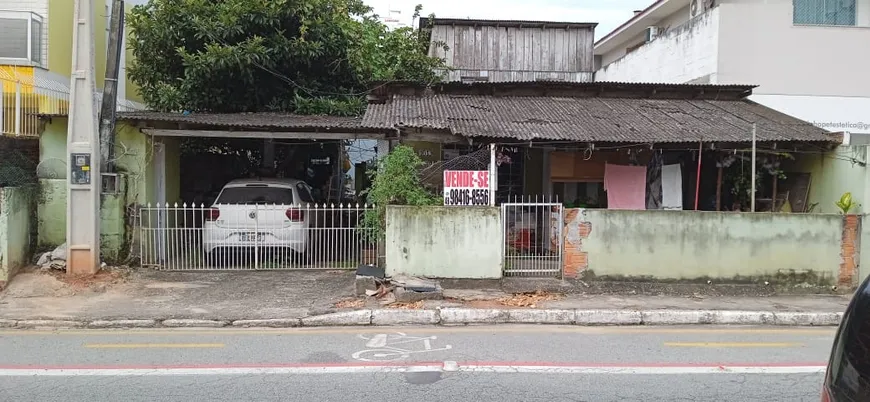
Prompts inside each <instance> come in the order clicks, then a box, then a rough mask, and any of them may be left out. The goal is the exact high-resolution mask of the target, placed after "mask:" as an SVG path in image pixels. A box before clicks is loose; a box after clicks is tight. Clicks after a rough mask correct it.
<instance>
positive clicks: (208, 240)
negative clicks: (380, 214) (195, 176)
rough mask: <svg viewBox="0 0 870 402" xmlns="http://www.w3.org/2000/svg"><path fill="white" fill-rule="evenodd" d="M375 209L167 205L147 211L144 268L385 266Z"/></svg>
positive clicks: (141, 221) (142, 232)
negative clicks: (372, 224)
mask: <svg viewBox="0 0 870 402" xmlns="http://www.w3.org/2000/svg"><path fill="white" fill-rule="evenodd" d="M373 209H374V206H370V205H347V204H345V205H324V204H320V205H314V204H312V205H270V204H259V205H251V204H245V205H216V206H213V207H206V206H204V205H203V206H189V205H178V204H175V205H172V206H170V205H168V204H167V205H159V206H155V207H152V206H150V205H149V206H148V207H145V208H142V209H141V210H140V215H139V227H140V238H139V243H140V256H141V257H140V258H141V263H142V266H150V267H155V268H157V269H161V270H173V271H185V270H275V269H355V268H356V267H358V266H359V265H361V264H377V258H378V255H377V250H378V247H377V245H378V241H377V239H378V237H377V235H376V232H377V229H376V228H366V227H363V225H362V224H361V223H362V218H363V215H364V214H365V213H366V212H367V211H372V210H373Z"/></svg>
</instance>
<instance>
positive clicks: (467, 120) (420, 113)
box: [363, 94, 834, 143]
mask: <svg viewBox="0 0 870 402" xmlns="http://www.w3.org/2000/svg"><path fill="white" fill-rule="evenodd" d="M753 122H755V123H757V136H758V137H757V139H758V141H834V139H833V138H832V136H830V134H829V133H828V132H827V131H826V130H823V129H821V128H818V127H815V126H813V125H811V124H809V123H807V122H804V121H802V120H799V119H796V118H794V117H791V116H788V115H785V114H783V113H780V112H777V111H775V110H773V109H770V108H768V107H765V106H762V105H759V104H757V103H754V102H751V101H748V100H698V99H643V98H605V97H581V98H567V97H540V96H527V97H520V96H513V97H510V96H485V95H450V94H438V95H430V96H413V95H394V96H393V97H392V98H391V100H388V101H387V102H386V103H383V104H370V105H369V106H368V109H367V111H366V114H365V117H364V118H363V126H364V127H371V128H392V127H403V126H404V127H410V128H429V129H437V130H446V131H449V132H451V133H453V134H456V135H462V136H467V137H489V138H496V139H498V138H511V139H517V140H523V141H528V140H566V141H583V142H640V143H644V142H656V143H665V142H695V141H714V142H744V141H751V130H752V123H753Z"/></svg>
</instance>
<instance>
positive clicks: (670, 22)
mask: <svg viewBox="0 0 870 402" xmlns="http://www.w3.org/2000/svg"><path fill="white" fill-rule="evenodd" d="M671 3H676V2H673V1H672V2H671ZM664 7H666V8H668V9H670V10H673V12H672V13H670V14H666V12H664V11H662V12H661V13H662V15H663V16H662V17H661V18H655V17H653V18H651V19H650V20H649V23H644V24H643V25H640V26H638V27H637V28H638V29H637V30H638V31H640V32H639V33H637V34H636V35H634V36H632V37H631V38H630V39H628V40H626V41H624V42H623V43H620V44H619V45H618V46H616V47H615V48H614V49H613V50H611V51H609V52H605V53H604V54H602V55H601V66H606V65H608V64H610V63H613V62H614V61H617V60H619V59H621V58H622V57H624V56H625V55H626V54H628V53H629V52H628V49H630V48H633V47H635V46H637V45H640V44H642V43H644V42H646V32H645V30H646V28H647V27H648V26H655V27H657V28H659V30H660V31H661V32H664V31H667V30H669V29H675V28H677V27H679V26H681V25H683V24H685V23H686V22H687V21H688V20H689V6H688V5H687V6H684V7H679V5H672V4H666V5H664ZM604 34H606V33H604ZM601 66H599V67H601Z"/></svg>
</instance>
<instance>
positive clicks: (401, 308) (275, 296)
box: [0, 269, 849, 328]
mask: <svg viewBox="0 0 870 402" xmlns="http://www.w3.org/2000/svg"><path fill="white" fill-rule="evenodd" d="M353 278H354V274H353V272H347V271H324V272H312V271H298V272H297V271H293V272H288V271H278V272H183V273H182V272H159V271H153V270H148V269H135V270H117V271H108V272H102V273H101V274H99V275H98V277H96V278H93V279H89V280H87V281H82V280H75V279H70V278H67V277H66V276H64V275H62V274H60V273H48V272H44V271H42V272H41V271H30V272H23V273H20V274H19V275H18V276H16V277H15V278H14V280H13V281H11V283H10V284H9V287H8V289H7V290H6V291H4V293H2V294H0V327H18V328H33V327H49V328H59V327H94V328H109V327H159V326H163V327H182V326H186V327H223V326H234V327H296V326H323V325H401V324H430V325H431V324H443V325H452V324H477V323H536V324H576V325H666V324H743V325H837V324H838V323H839V319H840V316H841V315H842V311H843V310H844V309H845V307H846V305H847V304H848V301H849V298H848V297H846V296H821V295H807V296H767V297H747V296H731V297H728V296H704V295H697V294H696V295H692V296H663V295H621V294H595V295H590V294H576V293H573V294H565V295H563V294H551V293H542V294H532V295H528V294H524V295H515V294H510V293H506V292H504V291H503V290H501V289H499V288H493V289H458V288H451V287H449V285H444V287H445V289H444V296H445V300H432V301H425V302H417V303H410V304H392V305H387V306H384V305H381V303H379V302H378V301H377V300H373V299H369V300H363V299H358V298H355V297H353ZM493 287H494V286H493Z"/></svg>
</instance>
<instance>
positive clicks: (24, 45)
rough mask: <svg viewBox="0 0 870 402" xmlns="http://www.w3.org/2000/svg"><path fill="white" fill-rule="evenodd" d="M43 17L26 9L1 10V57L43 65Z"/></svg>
mask: <svg viewBox="0 0 870 402" xmlns="http://www.w3.org/2000/svg"><path fill="white" fill-rule="evenodd" d="M42 29H43V24H42V17H41V16H39V15H37V14H34V13H31V12H26V11H0V32H2V33H3V34H2V35H0V59H14V60H22V61H28V62H32V63H34V64H37V65H42Z"/></svg>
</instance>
